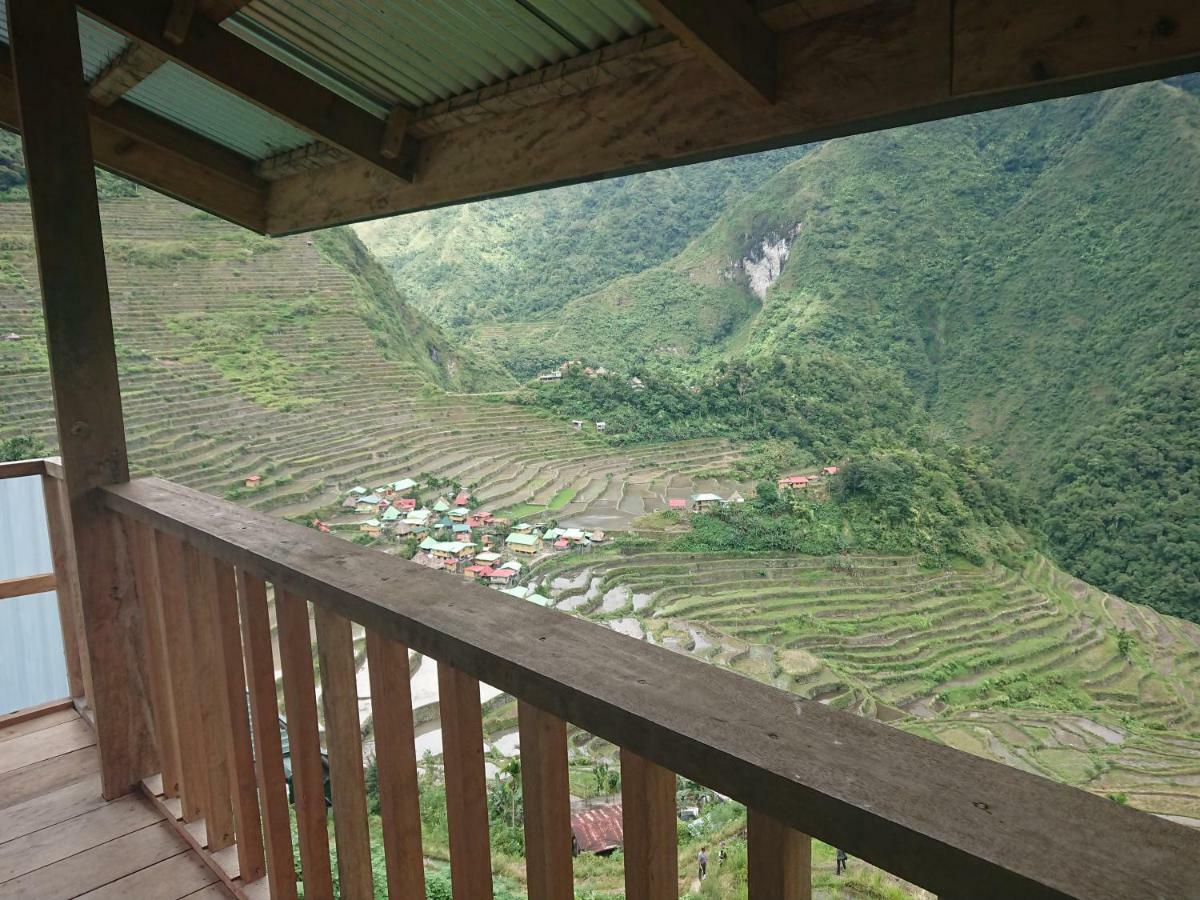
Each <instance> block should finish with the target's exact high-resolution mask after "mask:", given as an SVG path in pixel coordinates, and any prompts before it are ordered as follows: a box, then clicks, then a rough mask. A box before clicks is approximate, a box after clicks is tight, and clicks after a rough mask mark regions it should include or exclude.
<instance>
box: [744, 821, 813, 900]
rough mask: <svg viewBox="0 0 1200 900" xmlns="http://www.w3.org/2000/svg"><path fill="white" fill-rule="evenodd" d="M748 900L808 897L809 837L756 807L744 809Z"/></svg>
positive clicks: (799, 898) (810, 875)
mask: <svg viewBox="0 0 1200 900" xmlns="http://www.w3.org/2000/svg"><path fill="white" fill-rule="evenodd" d="M746 852H747V855H748V860H747V875H748V879H747V880H748V888H749V897H750V900H811V897H812V838H810V837H809V836H808V835H806V834H801V833H800V832H799V831H796V830H795V829H792V828H789V827H788V826H786V825H784V824H783V823H782V822H780V821H779V820H778V819H775V818H772V817H771V816H768V815H766V814H765V813H761V812H758V811H757V810H755V809H747V810H746Z"/></svg>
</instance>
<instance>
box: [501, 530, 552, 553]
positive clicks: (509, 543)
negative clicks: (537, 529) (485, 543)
mask: <svg viewBox="0 0 1200 900" xmlns="http://www.w3.org/2000/svg"><path fill="white" fill-rule="evenodd" d="M504 545H505V546H506V547H508V549H509V550H511V551H513V553H525V554H528V555H529V556H532V555H533V554H535V553H540V552H541V550H542V546H543V545H542V536H541V535H540V534H521V533H520V532H517V531H514V532H513V533H512V534H510V535H509V536H508V537H506V538H505V539H504Z"/></svg>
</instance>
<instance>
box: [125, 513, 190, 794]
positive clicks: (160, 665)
mask: <svg viewBox="0 0 1200 900" xmlns="http://www.w3.org/2000/svg"><path fill="white" fill-rule="evenodd" d="M131 525H132V531H133V551H134V552H133V564H134V565H133V568H134V573H135V577H136V578H137V590H138V603H139V605H140V606H141V609H142V627H143V629H144V635H143V641H144V646H145V648H146V663H147V666H148V667H149V671H150V702H151V705H152V706H153V708H154V737H155V740H156V742H157V745H158V759H159V762H160V763H161V764H162V779H163V789H164V790H165V792H166V793H167V795H168V796H170V797H178V796H179V781H180V777H181V776H180V762H179V725H178V722H177V721H176V717H175V693H174V691H173V690H172V687H171V681H172V672H171V667H170V665H169V663H168V660H167V640H166V633H165V627H164V624H163V608H162V585H161V583H160V582H159V571H158V544H157V541H156V540H155V537H154V530H153V529H152V528H150V526H149V525H146V524H145V523H144V522H134V523H131Z"/></svg>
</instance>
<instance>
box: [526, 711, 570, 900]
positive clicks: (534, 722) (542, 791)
mask: <svg viewBox="0 0 1200 900" xmlns="http://www.w3.org/2000/svg"><path fill="white" fill-rule="evenodd" d="M517 724H518V727H519V728H520V738H521V787H522V792H523V797H524V800H525V870H526V872H527V875H528V880H529V900H571V898H572V897H574V896H575V891H574V888H573V886H572V877H573V872H572V868H573V867H572V859H571V787H570V783H569V776H568V772H567V723H566V722H564V721H563V720H562V719H560V718H559V717H558V716H555V715H551V714H550V713H548V712H543V711H542V710H540V709H538V708H537V707H536V706H531V705H530V704H528V703H526V702H525V701H524V700H518V701H517Z"/></svg>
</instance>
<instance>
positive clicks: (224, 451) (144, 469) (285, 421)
mask: <svg viewBox="0 0 1200 900" xmlns="http://www.w3.org/2000/svg"><path fill="white" fill-rule="evenodd" d="M102 215H103V220H104V230H105V239H106V245H107V253H108V264H109V281H110V284H111V290H112V303H113V317H114V325H115V329H116V339H117V348H118V355H119V361H120V368H121V385H122V394H123V400H124V405H125V417H126V430H127V434H128V439H129V448H130V455H131V461H132V463H133V466H134V469H135V471H136V472H138V473H140V474H149V473H153V474H158V475H162V476H164V477H167V478H171V479H173V480H176V481H179V482H182V483H183V484H187V485H189V486H192V487H196V488H199V489H201V490H204V491H208V492H210V493H214V494H218V495H226V496H230V497H234V498H236V499H238V500H239V501H240V502H243V503H245V504H247V505H249V506H253V507H255V508H259V509H264V510H274V511H277V512H278V513H280V514H284V515H301V514H305V513H308V512H310V511H312V510H315V509H319V508H322V507H325V506H328V505H329V504H330V503H331V502H333V501H334V500H336V499H337V497H338V495H339V492H340V491H341V490H344V489H346V488H348V487H350V486H352V485H354V484H356V483H359V482H363V483H367V484H374V483H379V482H382V481H384V480H394V479H396V478H399V477H402V476H405V475H413V476H415V475H418V474H420V473H430V474H436V475H440V476H443V477H453V478H456V479H457V480H459V481H460V482H461V483H462V484H463V485H465V486H473V487H474V488H475V493H476V495H477V496H478V497H479V498H480V499H481V500H482V501H483V502H485V503H487V504H488V505H489V506H490V507H491V508H492V509H493V510H500V509H506V508H509V509H513V510H514V511H518V512H533V511H534V510H541V509H547V508H549V509H550V510H551V511H552V514H553V515H555V516H557V517H559V518H569V517H573V516H579V515H593V514H594V515H595V516H597V517H598V518H597V519H596V524H599V525H601V526H602V527H605V526H608V527H612V526H613V525H619V524H622V523H623V522H625V521H627V520H628V519H630V518H632V517H634V516H637V515H641V514H642V513H643V512H645V511H646V510H647V509H652V508H656V507H657V506H660V505H663V504H664V500H663V498H664V497H665V496H667V495H668V494H671V495H672V496H684V495H686V494H687V493H690V492H692V491H693V490H711V489H714V487H716V486H717V485H716V483H715V482H712V481H710V480H702V479H699V478H696V477H694V476H695V475H696V474H697V473H703V472H707V471H712V470H720V469H722V468H725V467H727V465H728V463H729V462H731V461H732V460H734V459H736V458H737V456H738V454H737V453H736V452H735V451H734V450H733V449H732V447H731V446H730V445H729V444H728V442H725V441H718V440H701V441H693V442H686V443H679V444H672V445H670V446H657V447H656V446H644V447H639V448H637V449H636V450H634V451H632V452H620V453H617V452H614V451H613V450H612V449H611V448H609V447H608V446H606V445H605V444H604V443H603V442H602V441H601V440H600V439H599V438H598V437H597V436H596V434H595V432H594V431H592V432H576V431H574V430H573V429H572V428H571V427H570V425H569V424H568V423H566V422H563V421H559V420H556V419H553V418H550V417H548V416H546V415H545V414H542V413H540V412H537V411H533V410H530V409H527V408H523V407H516V406H512V405H509V404H507V403H505V402H503V398H502V397H497V396H495V395H493V396H487V395H482V394H469V393H455V392H454V391H455V389H456V387H457V386H459V385H463V384H471V385H472V386H475V387H488V386H489V380H488V376H487V373H486V369H484V370H482V371H483V374H482V375H480V374H479V373H478V372H476V373H474V374H473V375H472V377H471V378H470V379H467V378H466V377H465V376H466V369H467V367H468V366H470V365H472V363H470V362H469V361H467V360H465V359H458V358H455V355H454V354H455V352H456V351H455V348H454V346H453V341H452V339H451V338H450V337H448V336H446V335H444V334H442V333H441V332H438V331H437V329H436V328H434V327H433V326H431V325H429V324H428V323H426V322H423V321H421V320H420V317H419V315H418V314H415V313H413V312H412V311H411V310H404V309H398V308H397V304H398V303H400V301H399V298H396V297H394V296H384V295H385V294H386V293H387V292H386V291H382V290H374V291H373V289H372V284H373V281H372V278H371V277H370V276H371V275H372V273H370V272H367V273H366V274H365V275H364V270H363V269H362V268H361V267H360V268H355V266H356V265H359V263H362V260H361V259H358V260H357V262H356V259H357V256H356V254H355V253H353V252H350V250H352V249H353V248H352V247H351V248H350V249H347V248H348V246H349V245H346V246H343V244H346V242H347V241H348V240H350V239H349V238H346V237H345V236H342V237H338V238H336V239H335V237H333V236H330V235H316V236H313V237H311V238H306V237H293V238H284V239H279V240H267V239H263V238H258V237H256V236H254V235H251V234H249V233H248V232H244V231H242V230H240V229H237V228H234V227H232V226H229V225H226V224H224V223H221V222H218V221H217V220H215V219H213V218H211V217H209V216H206V215H204V214H203V213H197V212H194V211H191V210H188V209H185V208H184V207H182V206H180V205H179V204H176V203H174V202H172V201H169V200H166V199H163V198H160V197H155V196H141V197H137V198H134V199H129V200H116V201H106V202H105V203H104V206H103V210H102ZM338 240H340V241H341V242H342V243H338ZM376 280H377V279H376ZM9 332H12V333H16V334H18V335H20V340H16V341H3V342H0V383H2V384H3V386H4V390H3V393H2V394H0V437H6V436H9V435H11V434H16V433H20V432H32V433H35V434H38V435H40V436H41V437H43V438H44V439H45V440H46V441H47V442H48V443H51V444H53V439H54V427H53V413H52V404H51V397H50V388H49V380H48V374H47V363H46V351H45V342H44V336H43V327H42V321H41V306H40V299H39V297H38V294H37V271H36V259H35V256H34V250H33V244H32V232H31V223H30V220H29V211H28V207H27V206H26V205H25V204H23V203H5V204H0V334H7V333H9ZM435 357H436V359H435ZM508 384H509V383H508V382H506V381H504V380H502V379H499V378H497V379H496V385H495V386H497V387H507V386H508ZM447 389H448V390H447ZM254 473H258V474H262V475H263V476H264V484H263V486H262V487H261V488H259V489H258V490H256V491H254V492H252V493H251V492H246V491H244V490H241V489H240V486H241V484H242V481H243V479H244V478H245V477H246V476H247V475H250V474H254ZM610 520H611V521H610Z"/></svg>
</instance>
